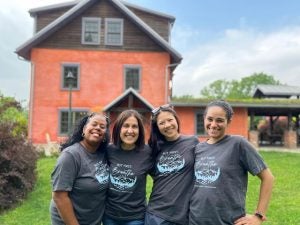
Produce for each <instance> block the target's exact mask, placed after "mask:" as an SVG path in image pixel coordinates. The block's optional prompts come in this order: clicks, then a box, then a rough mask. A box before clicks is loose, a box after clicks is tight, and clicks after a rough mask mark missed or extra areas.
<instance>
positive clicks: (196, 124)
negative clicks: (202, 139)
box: [195, 109, 206, 136]
mask: <svg viewBox="0 0 300 225" xmlns="http://www.w3.org/2000/svg"><path fill="white" fill-rule="evenodd" d="M204 111H205V109H199V110H197V111H196V112H195V134H196V135H199V136H205V135H206V132H205V126H204ZM198 116H199V117H200V118H201V120H200V121H201V124H202V129H203V130H202V132H199V130H198V127H199V126H201V124H199V122H200V121H198ZM198 124H199V125H198Z"/></svg>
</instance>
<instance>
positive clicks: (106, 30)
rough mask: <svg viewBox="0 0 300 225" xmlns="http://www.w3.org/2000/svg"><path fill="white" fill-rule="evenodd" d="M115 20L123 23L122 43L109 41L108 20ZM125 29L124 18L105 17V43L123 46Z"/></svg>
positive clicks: (121, 31)
mask: <svg viewBox="0 0 300 225" xmlns="http://www.w3.org/2000/svg"><path fill="white" fill-rule="evenodd" d="M110 21H114V22H120V23H121V30H120V43H109V42H108V38H107V35H108V22H110ZM123 31H124V20H123V19H119V18H105V38H104V44H105V45H112V46H121V45H123V33H124V32H123Z"/></svg>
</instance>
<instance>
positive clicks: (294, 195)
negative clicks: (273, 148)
mask: <svg viewBox="0 0 300 225" xmlns="http://www.w3.org/2000/svg"><path fill="white" fill-rule="evenodd" d="M261 154H262V156H263V158H264V159H265V161H266V162H267V164H268V166H269V167H270V168H271V170H272V173H273V174H274V176H275V186H274V189H273V196H272V200H271V204H270V207H269V211H268V213H267V216H268V221H266V222H265V223H264V224H266V225H299V224H300V217H299V215H300V191H299V187H300V179H299V175H300V154H297V153H281V152H261ZM55 162H56V158H41V159H40V160H39V161H38V182H37V184H36V187H35V189H34V191H33V192H32V193H30V194H29V195H28V197H27V199H26V200H24V202H22V203H21V204H20V205H19V206H18V207H17V208H15V209H14V210H11V211H9V212H6V213H4V214H3V215H1V216H0V224H1V225H21V224H22V225H50V217H49V201H50V199H51V185H50V173H51V171H52V169H53V166H54V164H55ZM151 187H152V182H151V179H148V183H147V196H148V197H149V193H150V191H151ZM258 192H259V179H258V178H257V177H252V176H251V175H250V179H249V188H248V194H247V211H248V212H249V213H252V212H253V211H254V210H255V208H256V204H257V199H258Z"/></svg>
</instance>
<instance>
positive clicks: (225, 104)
mask: <svg viewBox="0 0 300 225" xmlns="http://www.w3.org/2000/svg"><path fill="white" fill-rule="evenodd" d="M212 106H218V107H221V108H222V109H223V110H224V111H225V113H226V119H227V120H228V121H231V119H232V117H233V114H234V112H233V109H232V107H231V105H230V104H229V103H228V102H226V101H225V100H215V101H212V102H210V103H208V105H207V106H206V109H205V111H204V117H205V116H206V114H207V110H208V109H209V108H210V107H212Z"/></svg>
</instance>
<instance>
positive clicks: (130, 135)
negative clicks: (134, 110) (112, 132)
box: [120, 116, 139, 150]
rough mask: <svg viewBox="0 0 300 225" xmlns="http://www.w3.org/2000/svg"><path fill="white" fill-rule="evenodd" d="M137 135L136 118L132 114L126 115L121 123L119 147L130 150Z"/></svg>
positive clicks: (133, 146)
mask: <svg viewBox="0 0 300 225" xmlns="http://www.w3.org/2000/svg"><path fill="white" fill-rule="evenodd" d="M138 137H139V125H138V120H137V119H136V118H135V117H134V116H130V117H128V118H127V119H126V120H125V121H124V123H123V124H122V127H121V131H120V138H121V141H122V143H121V147H122V148H123V149H124V150H132V149H134V148H135V143H136V141H137V139H138Z"/></svg>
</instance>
